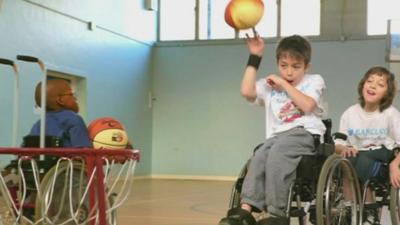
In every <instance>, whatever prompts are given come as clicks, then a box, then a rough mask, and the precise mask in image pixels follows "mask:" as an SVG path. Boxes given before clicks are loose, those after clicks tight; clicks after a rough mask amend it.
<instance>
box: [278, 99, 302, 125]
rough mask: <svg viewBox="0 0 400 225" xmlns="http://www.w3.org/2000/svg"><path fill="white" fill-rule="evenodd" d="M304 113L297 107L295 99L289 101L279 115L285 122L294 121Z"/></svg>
mask: <svg viewBox="0 0 400 225" xmlns="http://www.w3.org/2000/svg"><path fill="white" fill-rule="evenodd" d="M302 115H303V113H302V112H301V110H300V109H299V108H297V107H296V105H295V104H294V102H293V101H289V102H287V103H286V104H285V105H283V107H282V108H281V110H280V111H279V114H278V117H279V119H281V120H282V121H283V122H285V123H289V122H293V121H294V120H295V119H297V118H300V117H301V116H302Z"/></svg>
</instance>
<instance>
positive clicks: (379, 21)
mask: <svg viewBox="0 0 400 225" xmlns="http://www.w3.org/2000/svg"><path fill="white" fill-rule="evenodd" d="M367 4H368V6H367V8H368V9H367V34H368V35H382V34H386V33H387V21H388V20H389V19H400V15H399V9H400V1H399V0H368V3H367Z"/></svg>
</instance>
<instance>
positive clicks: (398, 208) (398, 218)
mask: <svg viewBox="0 0 400 225" xmlns="http://www.w3.org/2000/svg"><path fill="white" fill-rule="evenodd" d="M399 192H400V189H399V188H393V187H391V190H390V206H389V208H390V218H391V220H392V225H399V224H400V199H399Z"/></svg>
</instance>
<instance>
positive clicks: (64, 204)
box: [35, 161, 89, 225]
mask: <svg viewBox="0 0 400 225" xmlns="http://www.w3.org/2000/svg"><path fill="white" fill-rule="evenodd" d="M70 172H71V171H70V167H69V164H68V162H67V161H62V162H61V163H60V164H59V166H58V168H57V166H54V167H52V168H51V169H50V170H49V171H48V172H47V173H46V174H45V176H44V177H43V180H42V181H41V183H40V189H41V191H42V193H41V194H42V196H43V197H42V198H40V196H38V197H37V198H36V206H35V217H36V221H37V220H39V219H43V218H45V219H46V220H47V219H48V220H50V221H52V222H53V223H55V224H66V225H70V224H71V225H72V224H76V223H75V222H74V220H73V219H72V215H71V210H70V202H72V204H73V207H74V211H75V212H77V215H76V219H77V221H78V222H79V224H81V223H83V222H85V221H86V220H87V219H88V217H89V211H88V209H89V207H88V205H89V201H88V197H87V195H86V197H85V199H84V200H83V204H80V202H81V199H82V196H83V194H84V191H85V189H86V185H87V182H88V180H87V177H86V170H85V166H84V165H83V164H82V163H77V162H74V163H73V176H72V185H73V186H72V199H70V193H69V191H70V188H69V186H70ZM56 173H57V174H56ZM54 179H56V180H55V181H54ZM53 182H54V188H53V190H52V185H53ZM51 191H52V192H53V194H52V195H50V196H52V197H51V199H49V197H48V194H49V193H50V192H51ZM46 202H47V203H46ZM46 205H48V206H46ZM46 210H47V212H46ZM67 221H68V222H67ZM47 222H49V221H47ZM84 224H85V223H84Z"/></svg>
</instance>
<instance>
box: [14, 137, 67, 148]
mask: <svg viewBox="0 0 400 225" xmlns="http://www.w3.org/2000/svg"><path fill="white" fill-rule="evenodd" d="M44 142H45V144H44V145H45V147H54V148H58V147H62V145H63V143H62V140H61V139H60V138H59V137H56V136H45V138H44ZM22 147H31V148H38V147H40V136H38V135H27V136H25V137H23V142H22Z"/></svg>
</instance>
